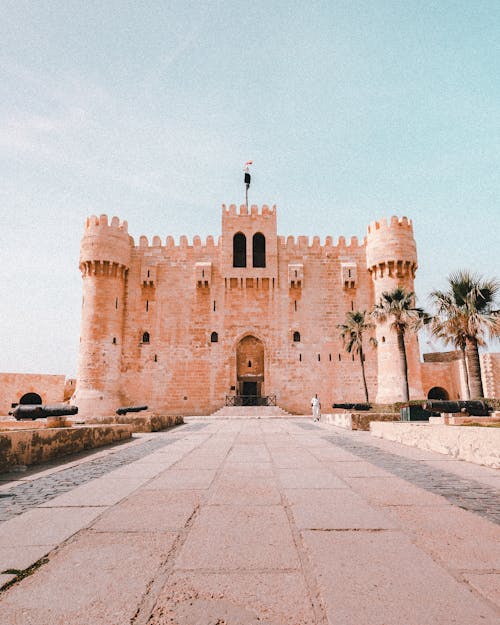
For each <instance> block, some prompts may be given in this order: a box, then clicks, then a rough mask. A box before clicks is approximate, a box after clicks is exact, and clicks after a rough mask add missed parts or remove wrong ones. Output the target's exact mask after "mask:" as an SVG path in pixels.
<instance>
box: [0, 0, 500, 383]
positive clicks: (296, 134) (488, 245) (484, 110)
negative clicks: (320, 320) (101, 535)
mask: <svg viewBox="0 0 500 625" xmlns="http://www.w3.org/2000/svg"><path fill="white" fill-rule="evenodd" d="M0 15H1V18H0V42H1V43H0V176H1V177H0V180H1V182H0V202H1V207H2V210H1V216H0V233H1V241H2V244H1V248H0V261H1V262H0V279H1V283H2V286H3V291H4V297H3V299H2V305H1V311H2V312H1V324H0V346H1V349H0V371H37V372H38V371H39V372H47V373H67V374H75V372H76V362H77V351H78V337H79V326H80V302H81V278H80V275H79V272H78V268H77V264H78V251H79V240H80V236H81V233H82V227H83V222H84V219H85V217H86V216H87V215H89V214H91V213H108V214H110V215H112V214H116V215H118V216H120V217H121V218H122V219H127V220H128V222H129V229H130V232H131V234H132V235H133V236H134V237H135V238H136V240H137V239H138V237H139V236H140V235H141V234H146V235H148V236H149V237H151V236H152V235H155V234H158V235H160V236H162V238H164V237H165V236H166V235H168V234H172V235H174V236H175V237H176V238H178V237H179V235H181V234H186V235H188V237H189V239H190V240H191V239H192V237H193V236H194V235H195V234H199V235H201V236H202V237H204V236H206V235H207V234H213V235H216V236H217V235H218V234H219V233H220V205H221V204H222V203H232V202H235V203H238V204H239V203H241V202H242V201H243V198H244V192H243V185H242V182H241V178H242V171H241V170H242V164H243V163H244V162H245V161H246V160H247V159H250V158H251V159H253V160H254V163H255V165H254V168H253V184H252V187H251V195H250V200H251V202H252V203H257V204H262V203H268V204H277V206H278V224H279V225H278V229H279V233H280V234H283V235H288V234H294V235H299V234H308V235H320V236H321V238H322V240H324V236H326V235H332V236H333V237H338V236H339V235H345V236H351V235H357V236H359V237H360V238H361V237H362V236H364V234H365V232H366V226H367V224H368V223H369V222H370V221H372V220H374V219H378V218H380V217H382V216H390V215H391V214H398V215H408V216H409V217H411V218H412V219H413V221H414V225H415V235H416V239H417V245H418V250H419V261H420V269H419V272H418V279H417V282H416V290H417V294H418V296H419V298H420V303H421V304H423V305H425V304H426V296H427V294H428V292H429V291H430V290H431V289H433V288H442V287H444V286H445V279H446V276H447V275H448V274H449V273H450V272H451V271H454V270H456V269H459V268H462V267H467V268H470V269H472V270H475V271H478V272H480V273H482V274H484V275H485V276H488V277H492V276H493V275H496V276H498V277H500V262H499V259H500V254H499V239H500V237H499V225H500V223H499V222H500V218H499V215H500V210H499V206H500V2H498V0H491V1H485V0H474V1H462V2H459V1H455V2H452V1H444V0H439V1H438V0H436V1H435V2H426V1H420V2H419V1H415V2H407V1H389V0H387V1H383V0H378V1H377V0H372V1H366V2H361V1H352V2H348V1H344V2H341V1H335V0H329V1H325V2H315V1H312V2H311V1H310V2H303V1H301V2H294V1H287V2H281V1H280V2H274V3H269V2H262V1H260V0H252V1H249V2H239V1H235V2H222V1H220V2H217V1H215V2H209V1H206V2H203V3H200V2H169V1H168V0H164V1H162V2H153V1H147V0H146V1H143V2H117V1H114V2H109V1H108V2H106V1H105V0H99V1H91V0H86V1H85V2H83V1H72V0H64V1H63V0H60V1H56V0H54V1H44V0H39V1H35V0H31V1H22V0H12V1H11V0H0Z"/></svg>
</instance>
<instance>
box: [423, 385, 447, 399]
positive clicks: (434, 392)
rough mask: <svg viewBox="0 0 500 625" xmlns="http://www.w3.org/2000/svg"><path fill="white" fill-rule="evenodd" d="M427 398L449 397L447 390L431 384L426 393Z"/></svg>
mask: <svg viewBox="0 0 500 625" xmlns="http://www.w3.org/2000/svg"><path fill="white" fill-rule="evenodd" d="M427 399H445V400H447V399H450V396H449V394H448V391H447V390H446V389H444V388H442V387H441V386H433V387H432V388H431V390H430V391H429V392H428V393H427Z"/></svg>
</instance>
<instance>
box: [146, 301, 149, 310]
mask: <svg viewBox="0 0 500 625" xmlns="http://www.w3.org/2000/svg"><path fill="white" fill-rule="evenodd" d="M148 310H149V300H148V299H147V300H146V312H148Z"/></svg>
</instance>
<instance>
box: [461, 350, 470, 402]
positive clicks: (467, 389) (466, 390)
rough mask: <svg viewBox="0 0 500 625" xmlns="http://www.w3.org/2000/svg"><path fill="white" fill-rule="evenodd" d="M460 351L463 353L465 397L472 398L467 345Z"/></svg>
mask: <svg viewBox="0 0 500 625" xmlns="http://www.w3.org/2000/svg"><path fill="white" fill-rule="evenodd" d="M460 353H461V354H462V365H463V368H464V377H465V397H464V398H463V399H470V384H469V368H468V366H467V358H466V357H465V347H464V348H460Z"/></svg>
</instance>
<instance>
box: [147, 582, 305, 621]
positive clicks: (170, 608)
mask: <svg viewBox="0 0 500 625" xmlns="http://www.w3.org/2000/svg"><path fill="white" fill-rule="evenodd" d="M222 619H225V620H222ZM217 622H219V623H224V622H226V623H228V624H231V625H266V624H269V625H299V624H300V625H314V624H315V623H316V620H315V618H314V613H313V610H312V608H311V600H310V597H309V593H308V589H307V587H306V584H305V580H304V578H303V576H302V574H301V573H299V572H293V571H285V572H261V571H259V572H232V573H214V572H212V573H209V574H207V573H205V574H203V573H193V572H191V571H190V572H185V571H176V573H175V574H174V575H172V577H171V578H169V580H168V582H167V584H166V586H165V588H164V589H163V591H162V592H161V594H160V596H159V597H158V601H157V604H156V607H155V610H154V612H153V615H152V617H151V620H150V621H149V625H163V624H166V623H175V624H176V625H194V624H195V623H205V624H207V625H208V623H214V624H215V623H217Z"/></svg>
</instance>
